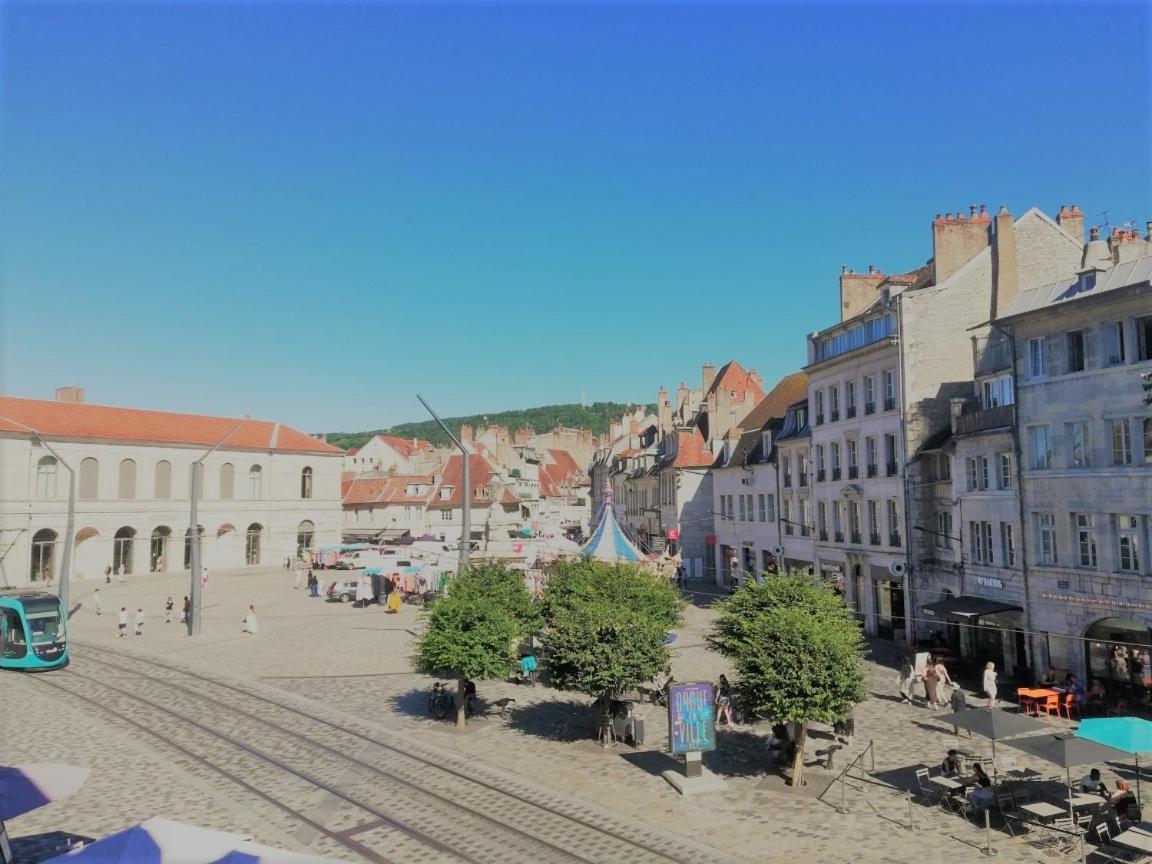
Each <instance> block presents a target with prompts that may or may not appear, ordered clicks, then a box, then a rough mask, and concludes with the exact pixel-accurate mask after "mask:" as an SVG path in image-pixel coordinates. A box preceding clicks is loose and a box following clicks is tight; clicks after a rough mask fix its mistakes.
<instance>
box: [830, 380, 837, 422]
mask: <svg viewBox="0 0 1152 864" xmlns="http://www.w3.org/2000/svg"><path fill="white" fill-rule="evenodd" d="M828 419H829V420H831V421H832V422H833V423H835V422H836V421H837V420H839V419H840V388H839V387H829V388H828Z"/></svg>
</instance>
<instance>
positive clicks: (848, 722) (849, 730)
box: [832, 705, 856, 747]
mask: <svg viewBox="0 0 1152 864" xmlns="http://www.w3.org/2000/svg"><path fill="white" fill-rule="evenodd" d="M832 734H833V735H834V736H835V739H836V740H837V741H839V742H841V743H842V744H843V745H844V746H845V747H851V746H852V739H853V737H855V735H856V714H855V711H854V709H853V708H852V706H851V705H849V706H848V707H847V708H846V709H844V713H843V714H842V715H840V717H839V719H837V720H836V722H835V723H833V724H832Z"/></svg>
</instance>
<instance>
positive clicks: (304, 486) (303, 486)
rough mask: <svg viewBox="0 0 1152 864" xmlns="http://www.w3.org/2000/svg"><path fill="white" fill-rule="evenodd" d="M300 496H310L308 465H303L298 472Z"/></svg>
mask: <svg viewBox="0 0 1152 864" xmlns="http://www.w3.org/2000/svg"><path fill="white" fill-rule="evenodd" d="M300 497H301V498H311V497H312V469H311V468H310V467H305V468H304V470H303V471H301V472H300Z"/></svg>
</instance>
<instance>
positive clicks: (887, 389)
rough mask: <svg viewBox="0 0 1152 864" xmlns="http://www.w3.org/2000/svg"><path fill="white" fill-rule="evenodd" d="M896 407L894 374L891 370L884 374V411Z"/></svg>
mask: <svg viewBox="0 0 1152 864" xmlns="http://www.w3.org/2000/svg"><path fill="white" fill-rule="evenodd" d="M895 407H896V373H895V372H893V371H892V370H891V369H887V370H885V372H884V410H885V411H891V410H892V409H893V408H895Z"/></svg>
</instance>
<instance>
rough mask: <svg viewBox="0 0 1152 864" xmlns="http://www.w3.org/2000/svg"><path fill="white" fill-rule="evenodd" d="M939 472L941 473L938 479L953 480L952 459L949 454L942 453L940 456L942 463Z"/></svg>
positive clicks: (938, 468)
mask: <svg viewBox="0 0 1152 864" xmlns="http://www.w3.org/2000/svg"><path fill="white" fill-rule="evenodd" d="M937 471H938V472H939V478H938V479H940V480H951V479H952V457H951V456H949V455H948V454H947V453H941V454H940V462H939V465H938V466H937Z"/></svg>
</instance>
